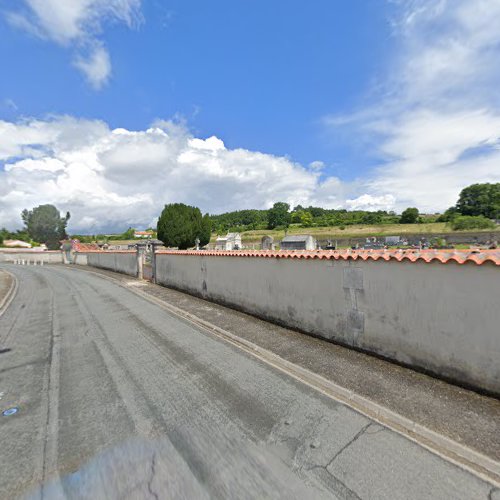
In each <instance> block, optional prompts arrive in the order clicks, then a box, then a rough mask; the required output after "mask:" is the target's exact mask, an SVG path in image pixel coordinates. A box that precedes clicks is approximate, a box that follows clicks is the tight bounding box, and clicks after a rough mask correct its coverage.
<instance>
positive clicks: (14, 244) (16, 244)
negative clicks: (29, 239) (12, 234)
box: [3, 240, 31, 248]
mask: <svg viewBox="0 0 500 500" xmlns="http://www.w3.org/2000/svg"><path fill="white" fill-rule="evenodd" d="M3 244H4V246H6V247H9V248H31V243H26V241H21V240H4V242H3Z"/></svg>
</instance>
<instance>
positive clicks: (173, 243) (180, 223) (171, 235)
mask: <svg viewBox="0 0 500 500" xmlns="http://www.w3.org/2000/svg"><path fill="white" fill-rule="evenodd" d="M210 228H211V224H210V217H209V216H208V214H206V215H205V216H204V217H202V215H201V212H200V209H199V208H196V207H192V206H189V205H184V204H183V203H171V204H169V205H165V208H164V209H163V211H162V213H161V215H160V218H159V219H158V225H157V233H158V239H160V240H161V241H163V243H164V244H165V245H166V246H169V247H178V248H179V249H181V250H185V249H186V248H190V247H193V246H194V245H195V240H196V238H199V239H200V244H201V245H206V244H207V243H208V242H209V241H210Z"/></svg>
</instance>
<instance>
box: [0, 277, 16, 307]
mask: <svg viewBox="0 0 500 500" xmlns="http://www.w3.org/2000/svg"><path fill="white" fill-rule="evenodd" d="M1 270H2V271H3V272H4V273H5V274H8V275H9V276H10V277H11V278H12V282H11V284H10V288H9V290H8V292H7V294H6V295H5V297H4V298H3V299H2V300H1V301H0V317H1V316H3V314H4V313H5V311H6V310H7V309H8V307H9V306H10V304H11V302H12V301H13V300H14V297H15V296H16V293H17V289H18V287H19V282H18V280H17V278H16V276H15V275H14V274H12V273H10V272H9V271H6V270H5V269H3V268H2V269H1Z"/></svg>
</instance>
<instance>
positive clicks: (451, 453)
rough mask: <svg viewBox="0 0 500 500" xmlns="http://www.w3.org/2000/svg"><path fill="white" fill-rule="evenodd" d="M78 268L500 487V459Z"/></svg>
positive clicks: (143, 294) (128, 286) (121, 283)
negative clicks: (152, 304) (146, 301)
mask: <svg viewBox="0 0 500 500" xmlns="http://www.w3.org/2000/svg"><path fill="white" fill-rule="evenodd" d="M75 270H76V269H75ZM81 270H83V271H87V272H90V273H92V274H95V275H97V276H100V277H101V278H104V279H106V280H108V281H111V282H113V283H115V284H118V285H119V286H121V287H122V288H124V289H126V290H129V291H131V292H132V293H134V294H136V295H137V296H139V297H142V298H144V299H146V300H148V301H149V302H151V303H154V304H155V305H158V306H159V307H161V308H163V309H165V310H167V311H169V312H170V313H172V314H174V315H176V316H178V317H180V318H182V319H184V320H187V321H189V322H191V323H193V324H196V325H197V326H199V327H201V328H202V329H203V330H206V331H207V332H208V333H210V334H211V335H214V336H216V337H217V338H220V339H222V340H224V341H226V342H228V343H230V344H232V345H233V346H235V347H238V348H239V349H241V350H243V351H245V352H247V353H248V354H251V355H252V356H254V357H256V358H257V359H259V360H261V361H263V362H265V363H266V364H268V365H270V366H272V367H274V368H276V369H278V370H280V371H281V372H283V373H286V374H287V375H289V376H291V377H293V378H294V379H296V380H298V381H300V382H302V383H304V384H306V385H308V386H309V387H311V388H313V389H315V390H316V391H318V392H320V393H322V394H324V395H325V396H327V397H330V398H332V399H334V400H336V401H339V402H340V403H342V404H345V405H346V406H348V407H350V408H352V409H353V410H355V411H357V412H359V413H361V414H362V415H365V416H366V417H368V418H370V419H372V420H374V421H376V422H377V423H379V424H381V425H383V426H385V427H388V428H389V429H391V430H393V431H395V432H397V433H398V434H400V435H402V436H404V437H406V438H407V439H410V440H411V441H413V442H415V443H417V444H418V445H420V446H422V447H423V448H425V449H427V450H429V451H430V452H432V453H434V454H435V455H438V456H440V457H441V458H443V459H445V460H447V461H448V462H451V463H453V464H455V465H457V466H459V467H460V468H462V469H465V470H467V471H468V472H470V473H472V474H473V475H475V476H477V477H479V478H481V479H483V480H485V481H487V482H489V483H491V484H493V485H494V486H496V487H500V462H497V461H495V460H493V459H491V458H490V457H488V456H486V455H483V454H481V453H479V452H477V451H475V450H473V449H472V448H469V447H467V446H464V445H462V444H460V443H458V442H456V441H454V440H452V439H450V438H447V437H446V436H443V435H441V434H439V433H437V432H435V431H433V430H431V429H429V428H428V427H426V426H423V425H421V424H419V423H417V422H415V421H413V420H411V419H409V418H407V417H404V416H403V415H400V414H398V413H396V412H393V411H392V410H389V409H388V408H386V407H384V406H382V405H380V404H378V403H375V402H374V401H372V400H370V399H368V398H365V397H363V396H360V395H359V394H356V393H355V392H354V391H351V390H348V389H346V388H345V387H342V386H341V385H339V384H337V383H335V382H332V381H331V380H328V379H326V378H324V377H322V376H321V375H318V374H316V373H314V372H312V371H310V370H308V369H306V368H303V367H301V366H299V365H296V364H294V363H291V362H290V361H288V360H286V359H284V358H282V357H281V356H278V355H277V354H275V353H273V352H271V351H269V350H267V349H264V348H262V347H260V346H258V345H256V344H254V343H252V342H249V341H248V340H245V339H242V338H240V337H238V336H237V335H235V334H233V333H231V332H229V331H227V330H224V329H222V328H219V327H218V326H216V325H214V324H212V323H210V322H208V321H205V320H203V319H201V318H198V317H197V316H195V315H193V314H191V313H189V312H186V311H184V310H182V309H180V308H178V307H176V306H173V305H171V304H168V303H166V302H164V301H163V300H161V299H158V298H156V297H154V296H152V295H150V294H148V293H146V292H143V291H142V290H140V288H138V287H137V284H140V283H141V281H139V280H136V281H134V282H132V280H134V278H132V277H129V278H130V280H129V281H128V282H124V281H122V280H120V279H117V278H113V277H111V276H108V275H104V274H101V273H99V272H95V271H91V270H89V269H81ZM131 282H132V283H133V284H132V283H131Z"/></svg>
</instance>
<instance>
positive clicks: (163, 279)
mask: <svg viewBox="0 0 500 500" xmlns="http://www.w3.org/2000/svg"><path fill="white" fill-rule="evenodd" d="M89 263H90V262H89ZM499 271H500V267H499V266H496V265H494V264H493V263H484V264H482V265H476V264H475V263H473V262H467V263H464V264H458V263H456V262H453V261H449V262H447V263H440V262H437V261H433V262H429V263H426V262H422V261H416V262H409V261H402V262H398V261H384V260H382V259H380V260H377V261H375V260H371V259H369V260H366V261H362V260H356V261H353V260H319V259H297V258H272V257H267V258H266V257H248V256H247V257H245V256H203V255H200V254H199V253H194V252H192V253H191V254H182V253H178V254H175V253H158V254H157V282H158V283H160V284H162V285H165V286H167V287H172V288H176V289H179V290H182V291H184V292H188V293H191V294H193V295H197V296H200V297H202V298H204V299H207V300H212V301H215V302H219V303H221V304H225V305H228V306H230V307H233V308H236V309H240V310H243V311H245V312H247V313H250V314H253V315H256V316H259V317H262V318H264V319H267V320H270V321H273V322H276V323H278V324H281V325H284V326H287V327H291V328H294V329H298V330H301V331H303V332H306V333H309V334H312V335H315V336H318V337H321V338H324V339H327V340H331V341H334V342H337V343H340V344H344V345H347V346H352V347H355V348H358V349H361V350H364V351H367V352H370V353H373V354H377V355H380V356H383V357H385V358H388V359H390V360H394V361H397V362H400V363H403V364H405V365H408V366H411V367H415V368H418V369H422V370H426V371H428V372H430V373H432V374H435V375H438V376H441V377H444V378H447V379H450V380H452V381H455V382H458V383H460V384H464V385H468V386H472V387H475V388H479V389H482V390H486V391H489V392H492V393H495V394H500V363H499V362H498V360H499V359H500V326H499V325H500V307H499V302H498V297H500V279H499V278H500V273H499Z"/></svg>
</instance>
